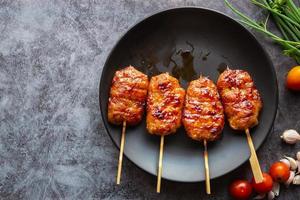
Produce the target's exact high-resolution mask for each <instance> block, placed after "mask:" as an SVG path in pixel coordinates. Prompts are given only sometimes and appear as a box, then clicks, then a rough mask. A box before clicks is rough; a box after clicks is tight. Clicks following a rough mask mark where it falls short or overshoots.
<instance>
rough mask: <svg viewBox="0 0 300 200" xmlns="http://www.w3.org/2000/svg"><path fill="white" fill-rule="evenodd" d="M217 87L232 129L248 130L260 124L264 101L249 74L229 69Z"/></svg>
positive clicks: (223, 74) (219, 80)
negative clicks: (260, 113)
mask: <svg viewBox="0 0 300 200" xmlns="http://www.w3.org/2000/svg"><path fill="white" fill-rule="evenodd" d="M217 87H218V90H219V93H220V95H221V99H222V103H223V106H224V111H225V114H226V117H227V119H228V121H229V125H230V126H231V128H233V129H235V130H246V129H248V128H251V127H253V126H255V125H257V124H258V115H259V112H260V110H261V108H262V101H261V98H260V95H259V92H258V90H257V89H256V87H255V85H254V83H253V80H252V78H251V76H250V74H249V73H248V72H246V71H244V70H230V69H227V70H225V71H224V72H223V73H222V74H221V75H220V77H219V79H218V83H217Z"/></svg>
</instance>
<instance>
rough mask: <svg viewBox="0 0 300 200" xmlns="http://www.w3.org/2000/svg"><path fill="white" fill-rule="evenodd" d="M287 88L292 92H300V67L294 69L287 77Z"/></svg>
mask: <svg viewBox="0 0 300 200" xmlns="http://www.w3.org/2000/svg"><path fill="white" fill-rule="evenodd" d="M286 86H287V88H289V89H291V90H296V91H300V66H296V67H293V68H292V69H291V70H290V71H289V73H288V75H287V77H286Z"/></svg>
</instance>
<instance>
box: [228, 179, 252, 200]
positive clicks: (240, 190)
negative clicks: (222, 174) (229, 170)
mask: <svg viewBox="0 0 300 200" xmlns="http://www.w3.org/2000/svg"><path fill="white" fill-rule="evenodd" d="M229 193H230V195H231V197H233V198H234V199H238V200H245V199H249V198H250V196H251V193H252V185H251V184H250V183H249V182H248V181H247V180H236V181H234V182H232V183H231V184H230V186H229Z"/></svg>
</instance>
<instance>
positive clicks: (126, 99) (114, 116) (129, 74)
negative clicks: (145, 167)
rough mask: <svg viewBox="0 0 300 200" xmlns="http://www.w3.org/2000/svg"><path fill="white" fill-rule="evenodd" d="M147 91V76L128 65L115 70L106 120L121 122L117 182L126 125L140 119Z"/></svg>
mask: <svg viewBox="0 0 300 200" xmlns="http://www.w3.org/2000/svg"><path fill="white" fill-rule="evenodd" d="M147 91H148V77H147V75H145V74H143V73H142V72H140V71H138V70H136V69H135V68H134V67H132V66H129V67H126V68H124V69H121V70H119V71H116V73H115V76H114V77H113V80H112V84H111V88H110V96H109V100H108V113H107V116H108V121H109V122H110V123H112V124H115V125H121V124H123V128H122V135H121V142H120V154H119V163H118V172H117V184H120V181H121V172H122V161H123V151H124V145H125V131H126V125H127V124H128V125H136V124H137V123H139V122H140V121H141V120H142V117H143V112H144V106H145V102H146V98H147Z"/></svg>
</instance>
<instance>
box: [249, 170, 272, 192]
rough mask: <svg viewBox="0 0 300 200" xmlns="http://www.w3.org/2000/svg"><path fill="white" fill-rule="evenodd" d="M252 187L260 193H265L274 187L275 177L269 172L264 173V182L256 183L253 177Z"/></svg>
mask: <svg viewBox="0 0 300 200" xmlns="http://www.w3.org/2000/svg"><path fill="white" fill-rule="evenodd" d="M252 187H253V188H254V190H255V191H256V192H257V193H259V194H265V193H267V192H269V191H271V190H272V187H273V179H272V177H271V176H270V175H269V174H267V173H263V182H261V183H255V180H254V178H253V179H252Z"/></svg>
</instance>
